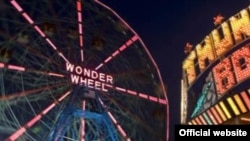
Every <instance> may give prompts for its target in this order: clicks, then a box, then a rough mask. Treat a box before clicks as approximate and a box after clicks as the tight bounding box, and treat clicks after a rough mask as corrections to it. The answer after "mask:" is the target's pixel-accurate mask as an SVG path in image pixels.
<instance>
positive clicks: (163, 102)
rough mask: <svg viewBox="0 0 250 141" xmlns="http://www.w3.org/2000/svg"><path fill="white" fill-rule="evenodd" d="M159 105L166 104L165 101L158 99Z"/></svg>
mask: <svg viewBox="0 0 250 141" xmlns="http://www.w3.org/2000/svg"><path fill="white" fill-rule="evenodd" d="M159 103H161V104H167V101H166V100H165V99H159Z"/></svg>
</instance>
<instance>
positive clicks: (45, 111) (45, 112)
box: [42, 103, 56, 115]
mask: <svg viewBox="0 0 250 141" xmlns="http://www.w3.org/2000/svg"><path fill="white" fill-rule="evenodd" d="M55 106H56V104H55V103H52V104H51V105H49V106H48V107H47V108H46V109H44V110H43V111H42V114H44V115H46V114H47V113H48V112H49V111H50V110H51V109H52V108H54V107H55Z"/></svg>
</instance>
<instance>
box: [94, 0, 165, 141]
mask: <svg viewBox="0 0 250 141" xmlns="http://www.w3.org/2000/svg"><path fill="white" fill-rule="evenodd" d="M94 1H95V2H96V3H98V4H99V5H100V6H103V7H105V8H106V9H107V10H109V11H110V12H111V13H113V14H114V15H115V16H116V17H117V18H118V19H119V20H121V21H122V22H123V23H124V24H125V25H126V27H128V28H129V29H130V30H131V31H132V32H133V33H134V34H135V35H137V33H136V32H135V31H134V30H133V29H132V28H131V27H130V26H129V25H128V24H127V23H126V22H125V21H124V20H123V19H122V18H121V17H120V16H119V15H118V14H117V13H116V12H115V11H114V10H112V9H111V8H109V7H108V6H106V5H105V4H103V3H102V2H100V1H99V0H94ZM137 36H138V35H137ZM138 39H139V36H138ZM140 42H141V44H142V46H143V48H144V49H145V51H146V52H147V54H148V55H149V57H150V60H151V61H152V63H153V64H154V66H157V65H156V62H155V61H154V59H153V58H152V56H151V54H150V52H149V50H148V49H147V48H146V46H145V44H144V43H143V42H142V41H141V40H140ZM156 69H157V73H158V75H159V79H160V82H161V84H162V85H163V80H162V78H161V75H160V71H159V68H158V67H157V68H156ZM163 89H164V90H163V93H164V95H165V96H167V94H166V91H165V87H163ZM166 100H167V97H166ZM166 112H167V115H169V114H168V113H169V106H167V110H166ZM166 130H167V131H166V140H169V118H168V117H167V118H166Z"/></svg>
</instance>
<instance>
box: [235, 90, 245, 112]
mask: <svg viewBox="0 0 250 141" xmlns="http://www.w3.org/2000/svg"><path fill="white" fill-rule="evenodd" d="M234 99H235V101H236V103H237V104H238V106H239V107H240V110H241V112H242V113H245V112H247V109H246V107H245V105H244V104H243V102H242V100H241V99H240V96H239V95H238V94H236V95H234Z"/></svg>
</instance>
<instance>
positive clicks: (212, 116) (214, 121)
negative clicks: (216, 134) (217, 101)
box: [207, 110, 218, 125]
mask: <svg viewBox="0 0 250 141" xmlns="http://www.w3.org/2000/svg"><path fill="white" fill-rule="evenodd" d="M207 114H208V116H209V117H210V119H211V120H212V122H213V123H214V124H215V125H217V124H218V123H217V121H216V120H215V118H214V115H213V114H212V113H211V111H210V110H207Z"/></svg>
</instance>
